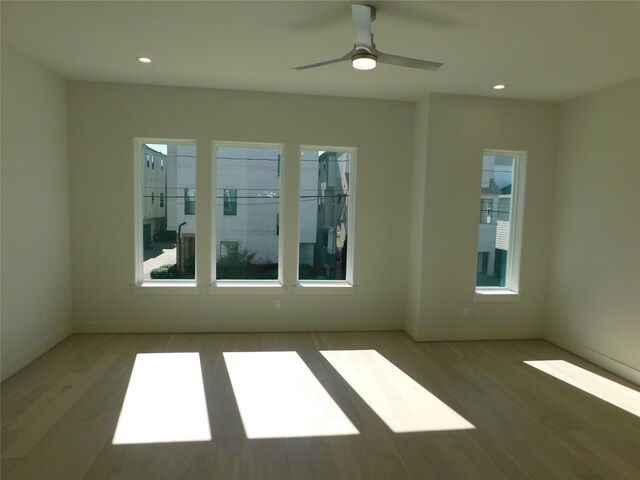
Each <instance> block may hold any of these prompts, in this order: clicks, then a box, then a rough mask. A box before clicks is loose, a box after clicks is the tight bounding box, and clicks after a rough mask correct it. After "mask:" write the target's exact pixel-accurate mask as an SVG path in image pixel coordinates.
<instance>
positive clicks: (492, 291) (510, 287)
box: [473, 149, 527, 302]
mask: <svg viewBox="0 0 640 480" xmlns="http://www.w3.org/2000/svg"><path fill="white" fill-rule="evenodd" d="M487 155H494V156H511V157H513V158H514V162H513V182H512V184H511V212H510V215H511V220H510V223H511V225H510V228H509V254H508V258H507V274H506V279H505V286H504V287H500V286H495V287H492V286H478V285H477V283H476V282H477V279H476V280H474V284H475V295H474V302H512V301H518V300H519V295H520V293H521V292H520V265H521V257H522V229H523V220H524V200H525V178H526V166H527V152H525V151H520V150H501V149H486V150H484V151H483V152H482V158H483V159H484V157H485V156H487ZM480 166H481V168H482V163H481V164H480ZM479 234H480V228H479V226H478V227H476V235H477V236H476V243H475V251H474V257H473V258H474V259H476V263H477V258H478V239H479Z"/></svg>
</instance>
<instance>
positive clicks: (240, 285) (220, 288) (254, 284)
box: [209, 280, 284, 295]
mask: <svg viewBox="0 0 640 480" xmlns="http://www.w3.org/2000/svg"><path fill="white" fill-rule="evenodd" d="M283 291H284V286H282V284H281V283H280V282H278V281H277V280H273V281H270V280H267V281H254V280H221V281H218V282H215V283H214V284H213V285H211V286H210V287H209V294H210V295H225V294H226V295H228V294H231V295H233V294H240V295H247V294H248V295H281V294H282V293H283Z"/></svg>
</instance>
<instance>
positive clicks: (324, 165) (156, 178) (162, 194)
mask: <svg viewBox="0 0 640 480" xmlns="http://www.w3.org/2000/svg"><path fill="white" fill-rule="evenodd" d="M166 152H167V153H166V154H164V153H162V152H160V151H158V150H155V149H154V148H151V147H150V146H148V145H144V146H143V161H144V192H145V193H144V227H143V229H144V245H145V247H147V246H149V245H150V244H151V242H153V241H158V242H163V241H164V242H176V260H175V262H176V264H177V265H178V270H179V271H180V272H181V273H184V272H185V269H189V268H192V266H193V265H192V263H190V262H192V261H193V256H194V255H195V232H196V221H195V213H196V210H195V207H196V189H195V149H194V147H193V146H192V145H167V146H166ZM280 162H281V153H280V151H279V150H278V149H274V148H256V147H247V148H242V147H237V146H230V147H225V146H220V147H218V150H217V169H216V177H217V179H216V185H217V188H216V243H217V245H216V261H220V259H221V258H222V257H225V256H226V255H229V254H233V253H236V252H238V251H239V249H245V250H247V251H249V252H254V253H255V258H254V262H255V263H258V264H271V263H277V262H278V245H279V240H278V239H279V235H280V208H281V203H280V168H281V163H280ZM349 164H350V153H345V152H323V151H318V150H305V151H304V152H303V154H302V162H301V199H300V264H301V265H303V266H304V267H305V272H307V273H305V274H304V275H309V276H310V278H326V279H344V278H345V272H346V261H345V260H346V245H347V243H346V240H347V223H348V216H347V211H348V208H347V207H348V192H349Z"/></svg>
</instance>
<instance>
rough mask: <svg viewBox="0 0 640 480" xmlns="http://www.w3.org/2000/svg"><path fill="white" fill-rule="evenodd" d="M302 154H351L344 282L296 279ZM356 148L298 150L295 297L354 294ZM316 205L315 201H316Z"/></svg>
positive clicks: (308, 148)
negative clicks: (299, 295)
mask: <svg viewBox="0 0 640 480" xmlns="http://www.w3.org/2000/svg"><path fill="white" fill-rule="evenodd" d="M304 150H318V151H320V150H322V151H325V152H346V153H350V154H351V160H350V165H349V205H348V206H347V218H348V219H349V223H348V226H347V270H346V274H345V279H344V280H301V279H300V237H301V235H300V227H301V223H302V222H301V218H300V212H301V209H300V192H301V188H302V163H301V161H302V152H303V151H304ZM357 153H358V149H357V148H356V147H344V146H343V147H339V146H328V145H300V146H299V147H298V158H297V161H298V166H299V174H298V186H299V188H298V196H297V199H296V201H297V204H298V215H297V219H296V266H295V269H296V283H295V287H294V293H295V294H307V293H308V294H338V293H339V294H353V293H355V274H354V265H355V261H354V258H355V248H354V246H355V237H356V235H355V225H356V165H357V156H358V155H357ZM318 201H319V199H318Z"/></svg>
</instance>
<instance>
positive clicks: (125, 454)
mask: <svg viewBox="0 0 640 480" xmlns="http://www.w3.org/2000/svg"><path fill="white" fill-rule="evenodd" d="M331 349H341V350H347V349H353V350H356V349H358V350H359V349H375V350H377V351H378V352H379V353H380V354H382V355H383V356H384V357H386V358H387V359H388V360H390V361H391V362H392V363H393V364H395V365H396V366H397V367H398V368H400V369H401V370H402V371H404V372H405V373H406V374H407V375H409V376H410V377H412V378H413V379H414V380H416V381H417V382H418V383H420V384H421V385H422V386H423V387H425V388H426V389H427V390H428V391H429V392H431V393H432V394H433V395H435V396H436V397H438V398H439V399H440V400H441V401H443V402H444V403H446V404H447V405H448V406H449V407H451V408H452V409H454V410H455V411H456V412H457V413H458V414H459V415H461V416H462V417H464V418H465V419H466V420H468V421H469V422H471V423H472V424H473V425H474V426H475V427H476V428H475V429H469V430H451V431H435V432H415V433H394V432H392V431H391V429H390V428H389V427H387V425H386V424H385V423H383V421H382V420H381V419H380V418H379V417H378V416H377V415H376V414H375V413H374V412H373V410H372V409H371V408H370V407H369V406H368V405H367V404H366V403H365V402H364V401H363V400H362V399H361V397H360V396H358V395H357V394H356V393H355V391H354V390H353V389H352V388H351V387H350V386H349V384H347V383H346V382H345V380H344V379H343V378H342V377H341V376H340V375H339V374H338V373H337V371H336V370H334V369H333V367H332V366H331V365H330V364H329V363H328V362H327V360H326V359H325V358H324V357H323V356H322V355H321V354H320V353H319V352H320V350H331ZM277 350H285V351H295V352H297V353H298V354H299V355H300V357H301V358H302V359H303V360H304V362H305V363H306V364H307V366H308V367H309V368H310V370H311V371H312V372H313V374H314V375H315V377H316V378H317V379H318V380H319V382H320V383H321V384H322V386H323V387H324V388H325V389H326V391H327V392H328V393H329V394H330V395H331V397H332V398H333V399H334V400H335V402H336V403H337V404H338V405H339V407H340V409H342V411H343V412H344V413H345V414H346V415H347V417H348V418H349V420H350V421H351V422H352V423H353V424H354V426H355V427H356V428H357V430H358V431H359V432H360V433H359V434H358V435H345V436H328V437H308V438H275V439H257V440H250V439H247V438H246V436H245V432H244V429H243V425H242V420H241V417H240V415H239V411H238V407H237V404H236V400H235V396H234V392H233V389H232V387H231V384H230V379H229V375H228V372H227V369H226V366H225V362H224V359H223V352H232V351H277ZM142 352H199V353H200V361H201V366H202V373H203V378H204V388H205V394H206V400H207V408H208V413H209V419H210V423H211V434H212V440H210V441H205V442H185V443H164V444H140V445H113V444H112V439H113V435H114V431H115V428H116V423H117V421H118V417H119V414H120V410H121V408H122V404H123V399H124V396H125V392H126V389H127V385H128V382H129V378H130V375H131V370H132V367H133V363H134V361H135V357H136V354H137V353H142ZM558 359H562V360H566V361H568V362H571V363H573V364H575V365H578V366H580V367H583V368H586V369H588V370H590V371H592V372H595V373H598V374H600V375H602V376H604V377H606V378H610V379H613V380H616V381H617V382H619V383H621V384H623V385H626V386H629V387H631V388H633V389H634V390H636V391H640V389H638V388H637V387H634V386H633V385H631V384H629V383H627V382H624V381H623V380H620V379H618V378H616V377H615V376H613V375H610V374H608V373H606V372H604V371H602V370H600V369H598V368H597V367H595V366H593V365H591V364H589V363H588V362H585V361H584V360H581V359H579V358H577V357H575V356H573V355H571V354H569V353H567V352H566V351H564V350H561V349H559V348H557V347H555V346H553V345H551V344H549V343H547V342H545V341H538V340H527V341H524V340H523V341H477V342H437V343H415V342H413V341H412V340H411V339H410V338H409V337H408V336H407V335H406V334H404V333H401V332H375V333H299V334H293V333H292V334H176V335H172V334H153V335H74V336H72V337H70V338H69V339H67V340H66V341H64V342H63V343H62V344H60V345H59V346H58V347H56V348H55V349H53V350H52V351H50V352H49V353H47V354H46V355H45V356H44V357H42V358H41V359H39V360H38V361H36V362H35V363H33V364H32V365H31V366H29V367H28V368H26V369H25V370H23V371H22V372H20V373H19V374H17V375H15V376H14V377H12V378H10V379H9V380H7V381H6V382H5V383H4V384H3V385H2V470H1V474H2V475H1V478H2V479H4V480H10V479H23V480H24V479H34V480H48V479H64V480H74V479H96V480H98V479H113V480H116V479H118V480H125V479H153V480H155V479H194V480H195V479H243V480H244V479H246V480H249V479H265V480H266V479H275V480H287V479H291V480H294V479H304V480H320V479H331V480H337V479H345V480H360V479H362V480H369V479H373V480H378V479H380V480H384V479H438V480H446V479H452V480H453V479H465V480H467V479H491V480H518V479H529V480H548V479H562V480H572V479H576V480H597V479H611V480H625V479H627V480H638V479H640V418H638V417H636V416H634V415H632V414H630V413H628V412H626V411H624V410H621V409H619V408H617V407H614V406H612V405H610V404H608V403H607V402H604V401H602V400H599V399H597V398H595V397H593V396H591V395H588V394H587V393H584V392H582V391H580V390H578V389H576V388H574V387H572V386H570V385H567V384H565V383H563V382H561V381H559V380H557V379H555V378H553V377H551V376H549V375H547V374H545V373H543V372H540V371H538V370H536V369H535V368H532V367H530V366H528V365H526V364H524V363H523V362H524V361H526V360H558Z"/></svg>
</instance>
